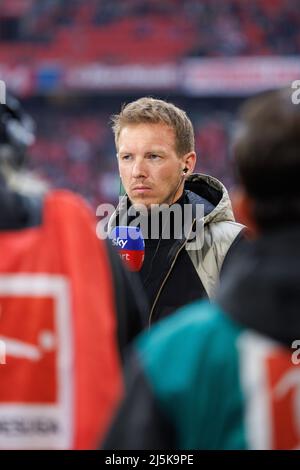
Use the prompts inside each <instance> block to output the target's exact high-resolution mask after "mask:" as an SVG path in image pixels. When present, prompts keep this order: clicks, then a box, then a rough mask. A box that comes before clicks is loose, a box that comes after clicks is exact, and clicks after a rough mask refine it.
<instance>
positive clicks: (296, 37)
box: [0, 0, 300, 64]
mask: <svg viewBox="0 0 300 470" xmlns="http://www.w3.org/2000/svg"><path fill="white" fill-rule="evenodd" d="M0 26H1V27H0V39H1V47H0V61H3V62H4V61H7V62H8V63H20V62H24V61H26V60H27V59H28V58H30V60H31V61H32V62H33V63H34V62H35V61H36V62H39V61H41V60H42V61H47V60H56V61H57V60H58V61H62V62H63V63H66V64H67V63H87V62H91V61H101V62H102V63H103V62H106V63H112V64H114V63H128V62H140V63H141V62H142V63H153V62H156V63H157V62H158V63H159V62H166V61H179V60H181V59H182V58H184V57H190V56H196V57H201V56H206V57H212V56H237V55H263V56H265V55H285V54H297V53H299V51H300V12H299V8H298V2H297V0H253V1H251V2H244V1H243V0H229V1H227V2H219V1H217V0H202V1H201V2H200V1H198V0H165V1H163V2H161V1H158V0H147V1H145V0H142V1H140V0H115V1H114V2H107V1H100V0H90V1H89V2H85V1H84V0H64V1H62V0H40V1H38V2H37V1H34V0H24V1H22V2H21V1H19V0H4V1H3V2H1V19H0ZM75 38H76V40H74V39H75ZM45 45H47V48H45V47H43V46H45Z"/></svg>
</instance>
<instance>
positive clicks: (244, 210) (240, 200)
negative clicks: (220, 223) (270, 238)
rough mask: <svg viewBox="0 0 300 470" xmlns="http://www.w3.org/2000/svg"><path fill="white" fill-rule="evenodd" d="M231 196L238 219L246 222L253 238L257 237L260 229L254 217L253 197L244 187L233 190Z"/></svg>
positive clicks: (243, 222)
mask: <svg viewBox="0 0 300 470" xmlns="http://www.w3.org/2000/svg"><path fill="white" fill-rule="evenodd" d="M230 197H231V201H232V208H233V212H234V216H235V218H236V221H237V222H240V223H241V224H244V225H245V226H246V227H247V228H248V232H249V236H250V237H251V238H256V237H257V236H258V235H259V232H260V230H259V227H258V226H257V223H256V220H255V217H254V209H253V206H254V203H253V201H252V199H251V198H250V197H249V196H248V194H247V193H246V192H245V191H244V190H243V189H242V188H237V189H235V190H234V191H232V193H231V195H230Z"/></svg>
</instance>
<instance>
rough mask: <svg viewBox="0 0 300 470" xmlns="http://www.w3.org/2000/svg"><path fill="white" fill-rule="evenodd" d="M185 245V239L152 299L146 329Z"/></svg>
mask: <svg viewBox="0 0 300 470" xmlns="http://www.w3.org/2000/svg"><path fill="white" fill-rule="evenodd" d="M195 220H196V219H194V220H193V223H192V225H191V230H190V232H191V231H192V229H193V226H194V223H195ZM186 244H187V239H186V241H185V242H184V243H183V245H182V246H181V247H180V248H179V250H178V251H177V253H176V255H175V258H174V260H173V262H172V264H171V266H170V269H169V271H168V272H167V274H166V276H165V278H164V280H163V282H162V284H161V286H160V288H159V291H158V293H157V295H156V297H155V299H154V302H153V304H152V307H151V311H150V314H149V325H148V328H150V327H151V320H152V316H153V311H154V309H155V306H156V304H157V301H158V299H159V296H160V294H161V291H162V290H163V288H164V286H165V284H166V282H167V279H168V277H169V276H170V273H171V271H172V269H173V268H174V264H175V263H176V260H177V258H178V255H179V253H180V252H181V250H183V248H184V247H185V245H186Z"/></svg>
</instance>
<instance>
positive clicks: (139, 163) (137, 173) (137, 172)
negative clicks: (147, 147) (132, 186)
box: [132, 159, 147, 178]
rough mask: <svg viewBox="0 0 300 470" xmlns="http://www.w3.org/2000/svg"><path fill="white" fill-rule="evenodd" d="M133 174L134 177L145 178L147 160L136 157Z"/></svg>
mask: <svg viewBox="0 0 300 470" xmlns="http://www.w3.org/2000/svg"><path fill="white" fill-rule="evenodd" d="M132 176H133V177H134V178H142V177H143V178H145V177H146V176H147V175H146V166H145V162H144V160H142V159H136V160H135V162H134V164H133V167H132Z"/></svg>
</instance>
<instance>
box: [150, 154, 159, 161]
mask: <svg viewBox="0 0 300 470" xmlns="http://www.w3.org/2000/svg"><path fill="white" fill-rule="evenodd" d="M149 158H150V160H157V159H158V158H159V155H157V154H156V153H151V154H150V155H149Z"/></svg>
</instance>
